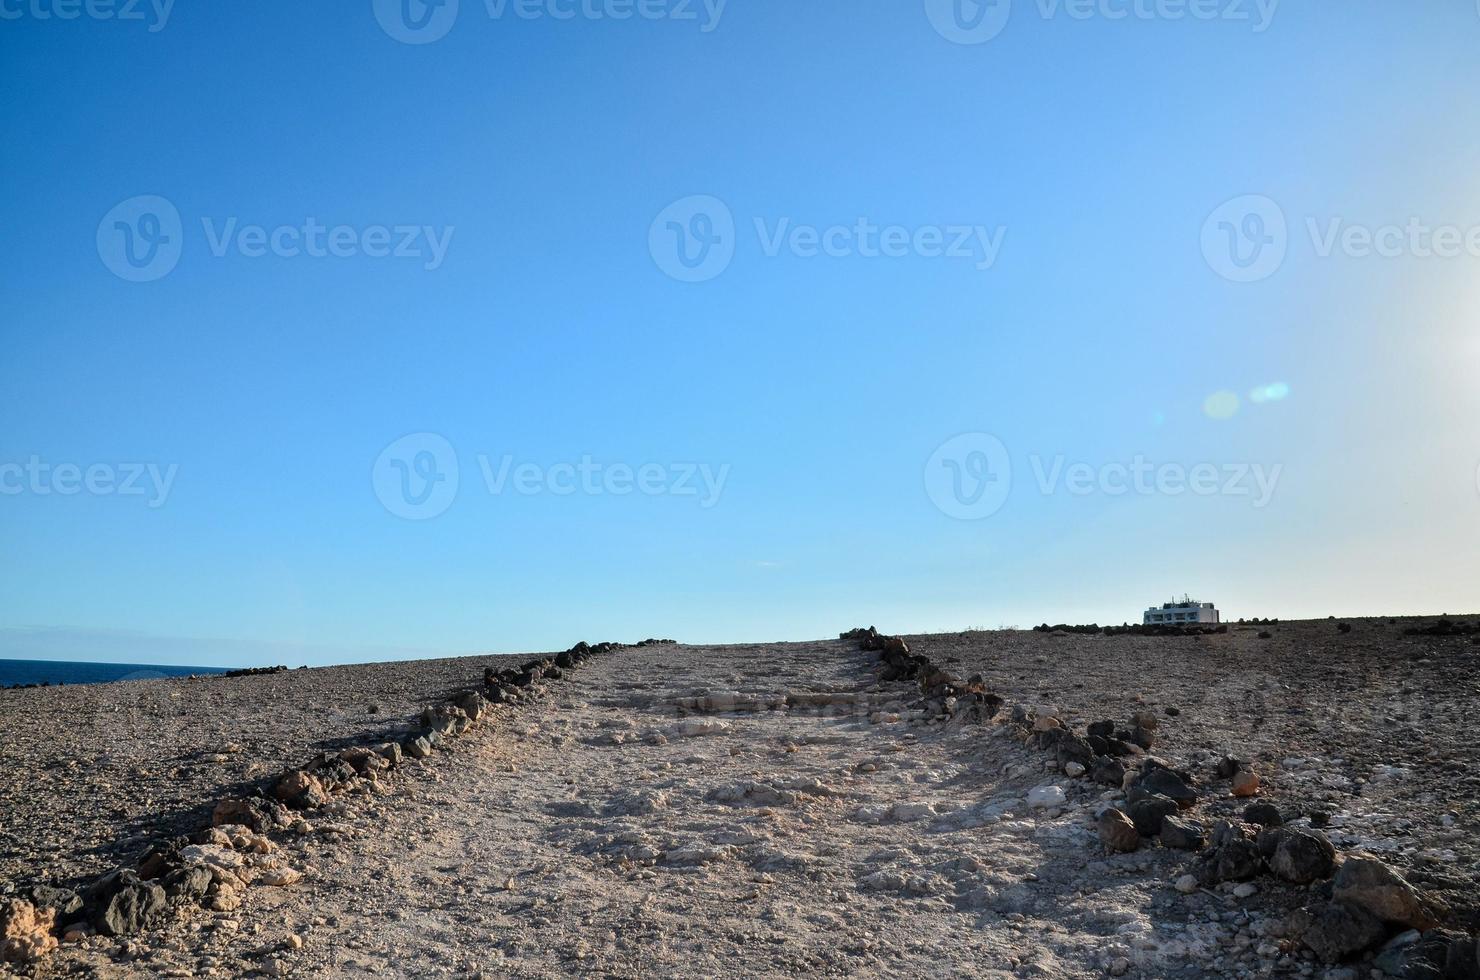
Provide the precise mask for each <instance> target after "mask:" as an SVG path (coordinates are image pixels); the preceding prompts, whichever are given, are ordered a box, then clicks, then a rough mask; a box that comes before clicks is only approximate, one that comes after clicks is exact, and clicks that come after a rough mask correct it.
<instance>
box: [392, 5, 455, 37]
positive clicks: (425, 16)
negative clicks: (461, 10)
mask: <svg viewBox="0 0 1480 980" xmlns="http://www.w3.org/2000/svg"><path fill="white" fill-rule="evenodd" d="M373 2H374V5H375V20H376V21H377V22H378V23H379V24H380V29H381V30H383V31H385V33H386V34H387V35H388V36H390V37H391V38H392V39H393V40H396V41H400V42H401V43H402V44H431V43H432V42H433V41H440V40H442V38H444V37H446V36H447V33H448V32H449V31H451V30H452V25H453V24H455V23H457V9H458V0H373Z"/></svg>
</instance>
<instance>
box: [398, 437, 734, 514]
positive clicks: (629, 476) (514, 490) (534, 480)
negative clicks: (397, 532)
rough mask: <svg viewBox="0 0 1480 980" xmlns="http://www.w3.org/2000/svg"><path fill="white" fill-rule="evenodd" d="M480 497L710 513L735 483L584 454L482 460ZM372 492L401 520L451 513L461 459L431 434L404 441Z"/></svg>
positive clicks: (701, 472) (708, 473)
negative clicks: (679, 502)
mask: <svg viewBox="0 0 1480 980" xmlns="http://www.w3.org/2000/svg"><path fill="white" fill-rule="evenodd" d="M476 458H477V462H478V471H479V474H480V475H481V477H482V486H483V490H484V491H485V492H486V493H487V494H488V495H489V496H491V497H499V496H503V495H505V494H515V495H518V496H522V497H532V496H538V495H541V494H548V495H550V496H553V497H569V496H574V495H577V494H580V495H583V496H588V497H594V496H610V497H625V496H630V495H631V494H640V495H642V496H645V497H680V498H694V499H695V500H696V501H697V502H698V504H699V507H700V508H701V509H703V510H709V509H710V508H712V507H714V506H715V505H716V504H718V503H719V501H720V497H721V495H722V494H723V493H724V488H725V483H726V482H727V481H728V480H729V477H730V464H729V463H722V464H720V465H718V466H715V465H712V464H710V463H657V462H648V463H641V464H638V465H635V466H634V465H632V464H630V463H621V462H617V463H607V462H602V461H600V460H597V459H596V458H594V457H593V456H591V455H589V454H587V455H583V456H581V457H580V459H579V460H577V461H574V462H557V463H553V464H545V463H535V462H529V461H523V462H521V461H520V460H518V459H517V458H516V457H514V456H513V455H512V454H508V453H505V454H503V455H501V456H498V457H494V456H492V455H490V454H488V453H478V454H477V456H476ZM371 485H372V486H373V488H374V490H375V496H376V497H377V498H378V499H379V500H380V503H381V505H382V506H384V507H385V509H386V510H388V511H389V512H390V513H392V514H394V515H395V516H397V517H401V518H405V519H406V520H410V521H424V520H429V519H431V518H433V517H437V516H439V515H441V514H443V513H445V512H446V510H447V508H449V507H451V506H452V503H453V501H454V499H456V497H457V495H458V487H459V469H458V458H457V452H456V450H455V449H453V447H452V444H451V443H450V442H448V441H447V440H446V439H445V438H444V437H442V436H439V435H437V434H435V433H432V432H418V433H414V434H412V435H408V436H402V437H401V438H400V439H397V440H396V441H395V442H393V443H391V444H390V445H389V446H386V447H385V449H384V450H382V451H381V453H380V455H379V456H378V457H377V458H376V460H375V465H374V466H373V467H372V469H371Z"/></svg>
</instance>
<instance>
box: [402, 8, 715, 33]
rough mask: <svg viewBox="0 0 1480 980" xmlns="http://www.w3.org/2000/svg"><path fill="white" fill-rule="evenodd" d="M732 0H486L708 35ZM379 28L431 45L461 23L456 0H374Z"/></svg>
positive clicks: (528, 15)
mask: <svg viewBox="0 0 1480 980" xmlns="http://www.w3.org/2000/svg"><path fill="white" fill-rule="evenodd" d="M728 2H729V0H483V9H484V12H485V13H486V14H487V15H488V19H489V20H495V21H502V20H508V19H515V20H553V21H571V20H583V21H605V20H611V21H626V20H634V19H636V20H648V21H673V22H675V23H692V24H695V25H696V26H697V27H698V28H699V31H700V33H703V34H708V33H710V32H712V31H713V30H714V29H715V28H717V27H719V22H720V19H721V18H722V17H723V16H724V13H725V5H726V4H727V3H728ZM374 7H375V20H376V21H377V22H378V23H379V24H380V28H381V30H383V31H385V33H386V34H387V35H388V36H390V37H391V38H392V39H394V40H397V41H400V42H401V43H403V44H430V43H432V42H433V41H440V40H441V39H442V38H444V37H446V36H447V34H448V32H450V31H451V30H452V27H453V25H454V24H456V23H457V15H458V8H459V2H458V0H374Z"/></svg>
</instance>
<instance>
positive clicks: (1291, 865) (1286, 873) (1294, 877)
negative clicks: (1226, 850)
mask: <svg viewBox="0 0 1480 980" xmlns="http://www.w3.org/2000/svg"><path fill="white" fill-rule="evenodd" d="M1266 838H1273V843H1274V850H1273V854H1272V855H1271V856H1270V857H1269V858H1268V860H1269V869H1270V870H1271V871H1273V872H1274V873H1275V874H1276V875H1278V876H1279V877H1281V878H1283V879H1285V880H1286V881H1289V882H1293V883H1295V884H1297V885H1308V884H1310V883H1311V882H1313V881H1320V880H1323V879H1326V878H1329V877H1331V872H1332V871H1333V870H1334V869H1335V867H1336V848H1334V847H1332V846H1331V842H1330V841H1329V840H1327V839H1326V835H1325V834H1323V833H1321V832H1320V831H1318V830H1301V829H1298V828H1285V827H1281V828H1279V829H1277V830H1266V831H1265V832H1264V833H1263V834H1260V835H1259V849H1260V851H1261V853H1262V852H1264V850H1265V848H1266V840H1265V839H1266Z"/></svg>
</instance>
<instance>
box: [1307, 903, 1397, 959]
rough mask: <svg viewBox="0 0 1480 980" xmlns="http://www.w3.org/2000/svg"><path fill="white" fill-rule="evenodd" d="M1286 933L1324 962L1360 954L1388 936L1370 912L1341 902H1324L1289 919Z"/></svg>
mask: <svg viewBox="0 0 1480 980" xmlns="http://www.w3.org/2000/svg"><path fill="white" fill-rule="evenodd" d="M1286 932H1287V933H1288V934H1289V935H1290V936H1292V937H1296V938H1298V939H1299V940H1300V941H1301V942H1302V943H1304V944H1305V945H1306V946H1307V947H1309V948H1310V949H1311V951H1312V952H1314V953H1315V954H1316V955H1317V956H1319V957H1320V958H1321V959H1322V960H1324V961H1326V962H1327V963H1337V962H1340V961H1341V960H1342V959H1344V958H1346V957H1348V956H1350V955H1352V954H1353V953H1360V952H1361V951H1362V950H1364V949H1366V948H1368V947H1369V946H1372V945H1373V944H1375V943H1378V942H1381V941H1382V939H1383V938H1384V937H1386V936H1387V930H1386V929H1384V928H1383V925H1382V922H1381V921H1379V920H1378V919H1377V917H1376V916H1374V915H1372V914H1371V913H1369V912H1367V911H1365V910H1363V909H1360V908H1357V907H1355V906H1351V905H1346V904H1343V903H1341V902H1323V903H1321V904H1319V905H1312V906H1310V907H1308V908H1303V909H1301V910H1299V911H1298V912H1296V913H1294V914H1293V915H1291V916H1290V919H1289V922H1288V923H1287V929H1286Z"/></svg>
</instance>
